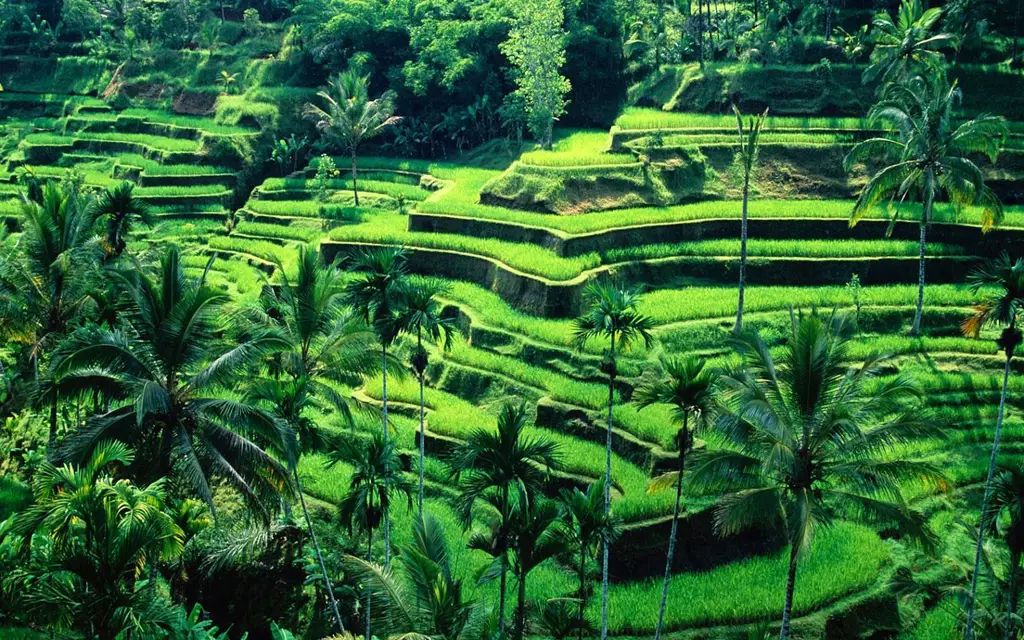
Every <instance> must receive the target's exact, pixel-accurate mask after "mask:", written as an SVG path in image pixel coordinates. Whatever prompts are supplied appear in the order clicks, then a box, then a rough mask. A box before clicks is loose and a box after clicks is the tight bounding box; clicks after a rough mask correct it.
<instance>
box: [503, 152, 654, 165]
mask: <svg viewBox="0 0 1024 640" xmlns="http://www.w3.org/2000/svg"><path fill="white" fill-rule="evenodd" d="M519 161H520V162H522V163H523V164H529V165H536V166H540V167H591V166H595V165H621V164H629V165H633V164H637V160H636V158H635V157H634V156H633V155H632V154H629V153H560V152H558V151H528V152H526V153H524V154H523V155H522V156H520V157H519Z"/></svg>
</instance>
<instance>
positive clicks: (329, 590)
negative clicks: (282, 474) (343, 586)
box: [292, 467, 345, 633]
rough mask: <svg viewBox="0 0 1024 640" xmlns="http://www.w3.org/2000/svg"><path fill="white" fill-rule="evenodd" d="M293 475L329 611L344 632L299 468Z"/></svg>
mask: <svg viewBox="0 0 1024 640" xmlns="http://www.w3.org/2000/svg"><path fill="white" fill-rule="evenodd" d="M292 473H293V474H294V475H295V487H296V488H297V489H298V490H299V503H300V504H301V505H302V517H304V518H305V519H306V527H307V528H309V537H310V539H311V540H313V549H314V550H315V551H316V561H317V562H318V563H319V564H320V572H321V573H322V574H323V576H324V586H325V588H326V589H327V599H328V601H329V602H330V603H331V611H332V612H333V613H334V621H335V622H336V623H337V624H338V630H339V631H341V633H345V623H344V622H342V621H341V613H340V612H339V611H338V601H337V600H335V599H334V587H333V586H332V585H331V578H330V575H329V574H328V573H327V565H325V564H324V555H323V553H322V552H321V551H320V542H319V541H318V540H317V539H316V531H314V530H313V521H312V520H311V519H310V517H309V509H307V508H306V496H305V495H303V493H302V480H300V479H299V469H298V467H296V468H295V469H293V470H292Z"/></svg>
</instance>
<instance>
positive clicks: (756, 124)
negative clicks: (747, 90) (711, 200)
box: [732, 105, 768, 333]
mask: <svg viewBox="0 0 1024 640" xmlns="http://www.w3.org/2000/svg"><path fill="white" fill-rule="evenodd" d="M732 110H733V113H735V114H736V132H737V133H738V134H739V139H738V142H739V146H738V147H737V150H736V160H737V161H738V162H739V164H740V167H742V169H743V213H742V216H741V218H740V297H739V302H738V304H737V307H736V326H735V327H733V331H734V332H737V333H738V332H739V331H740V330H741V329H742V328H743V294H744V293H745V292H746V289H747V203H748V201H749V199H750V176H751V174H752V173H753V172H754V165H755V164H756V163H757V151H758V144H759V141H760V139H761V129H762V128H763V127H764V121H765V119H766V118H767V117H768V109H765V110H764V113H762V114H761V115H759V116H754V117H751V118H750V121H749V122H748V123H747V127H746V128H744V127H743V116H741V115H740V109H739V107H737V106H736V105H733V106H732Z"/></svg>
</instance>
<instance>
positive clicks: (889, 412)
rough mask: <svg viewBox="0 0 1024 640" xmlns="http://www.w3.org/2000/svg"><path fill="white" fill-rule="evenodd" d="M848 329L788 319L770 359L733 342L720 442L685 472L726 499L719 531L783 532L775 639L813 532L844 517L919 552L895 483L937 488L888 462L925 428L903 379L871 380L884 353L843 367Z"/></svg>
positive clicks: (913, 467) (925, 470)
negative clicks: (785, 544) (906, 540)
mask: <svg viewBox="0 0 1024 640" xmlns="http://www.w3.org/2000/svg"><path fill="white" fill-rule="evenodd" d="M850 329H851V323H850V322H848V321H847V318H846V316H842V315H837V314H836V313H833V314H832V315H831V316H830V317H827V318H825V317H822V316H820V315H818V314H817V313H813V314H811V315H807V316H804V315H799V316H798V315H796V314H794V315H793V318H792V330H791V333H790V335H789V336H788V340H787V342H786V344H785V345H784V346H783V347H782V349H783V355H782V357H781V358H779V359H778V360H776V359H775V358H774V357H773V356H772V354H771V352H770V350H769V347H768V345H767V344H766V343H765V342H764V341H763V340H762V339H761V338H760V336H758V335H756V334H751V333H746V334H743V335H742V336H741V337H740V338H738V339H736V341H735V342H736V345H737V347H738V348H739V349H740V350H741V352H742V354H743V356H744V367H743V368H742V369H741V370H739V371H738V372H736V373H734V374H732V375H730V376H725V377H723V378H722V391H721V393H720V396H721V403H722V406H721V409H720V412H719V419H718V420H717V422H716V431H717V432H718V435H719V436H720V438H721V440H722V441H723V446H722V448H720V449H717V450H715V451H707V452H703V453H698V454H696V455H697V458H698V464H697V465H696V467H695V468H694V469H693V471H692V472H691V479H690V480H691V483H693V484H694V485H695V486H698V487H701V488H705V489H708V490H712V491H724V492H725V495H723V496H722V497H721V498H720V499H719V501H718V505H717V506H716V510H715V525H716V528H717V530H718V531H719V533H720V534H722V535H731V534H734V533H737V532H739V531H741V530H744V529H747V528H750V527H752V526H757V525H760V526H768V527H771V528H775V529H781V530H782V531H783V532H784V533H785V535H786V537H787V539H788V541H789V544H790V553H789V572H788V575H787V578H786V595H785V605H784V608H783V611H782V629H781V632H780V635H779V637H780V638H781V640H785V638H787V637H788V635H789V624H790V615H791V613H792V608H793V593H794V589H795V586H796V567H797V561H798V559H799V557H800V552H801V550H805V549H807V548H808V547H809V546H810V545H811V540H812V537H813V534H814V531H815V530H816V529H817V528H818V527H819V526H827V525H828V524H829V523H830V522H831V521H832V519H833V518H835V517H846V518H851V519H856V520H858V521H861V522H864V523H866V524H872V525H877V526H882V527H886V528H888V529H891V530H893V531H896V532H898V533H900V534H902V535H906V536H908V537H910V538H911V539H913V540H914V541H917V542H921V543H923V544H925V545H930V544H931V543H932V539H933V534H932V533H931V532H930V531H929V530H928V528H927V526H926V524H925V520H924V518H923V516H922V515H921V514H920V513H918V512H916V511H913V510H911V509H910V508H909V507H908V506H907V505H906V503H905V502H904V501H903V498H902V495H901V492H900V483H901V482H902V481H904V480H909V479H911V478H913V479H914V480H915V481H916V482H924V483H926V484H928V485H930V486H938V487H944V486H945V480H944V479H943V478H942V475H941V474H940V473H939V471H937V470H936V469H934V468H933V467H931V466H930V465H928V464H926V463H919V462H909V461H905V460H900V459H894V457H893V456H892V455H891V450H892V447H893V446H894V445H898V444H901V443H904V442H908V441H910V440H911V439H913V438H916V437H920V436H922V435H929V434H933V433H935V431H934V428H933V427H932V426H931V425H930V421H929V419H928V416H927V415H925V414H924V413H923V412H922V411H921V410H920V409H919V405H920V391H919V390H918V388H917V387H916V386H915V385H914V384H913V382H912V381H911V380H910V379H908V378H907V377H905V376H902V375H897V376H895V377H893V378H891V379H889V380H884V381H882V382H881V383H878V382H877V377H876V376H877V374H878V372H879V369H880V367H881V366H882V365H883V363H884V362H885V359H884V358H883V357H881V356H877V355H873V356H871V357H869V358H868V359H867V360H866V361H865V362H863V363H862V364H860V365H857V366H854V367H852V368H851V367H850V365H849V364H848V363H849V361H850V357H849V345H850V334H851V330H850Z"/></svg>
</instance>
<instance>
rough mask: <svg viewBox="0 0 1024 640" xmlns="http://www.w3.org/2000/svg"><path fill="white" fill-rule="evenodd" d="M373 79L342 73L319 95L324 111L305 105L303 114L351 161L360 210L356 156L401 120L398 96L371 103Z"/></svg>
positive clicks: (381, 98)
mask: <svg viewBox="0 0 1024 640" xmlns="http://www.w3.org/2000/svg"><path fill="white" fill-rule="evenodd" d="M369 84H370V76H364V75H360V74H359V73H358V72H357V71H356V70H355V69H349V70H348V71H344V72H342V73H339V74H338V75H336V76H334V77H333V78H331V79H330V81H329V82H328V84H327V87H325V88H323V89H321V90H320V91H318V92H317V96H318V97H319V98H320V99H321V100H322V101H323V103H324V105H325V107H320V106H318V105H315V104H313V103H311V102H308V103H306V106H305V108H304V109H303V113H304V114H305V116H306V117H307V118H309V119H310V120H311V121H312V122H313V124H314V125H315V126H316V128H317V129H318V130H319V131H321V132H323V133H324V135H325V136H326V137H327V138H328V139H329V140H331V141H332V142H334V143H335V144H337V145H338V146H339V147H341V148H342V149H343V150H345V151H347V152H348V153H349V155H350V156H351V157H352V195H353V196H354V197H355V203H356V206H357V207H358V206H359V190H358V188H357V186H356V173H357V168H356V154H357V152H358V151H359V145H360V144H362V143H363V142H365V141H367V140H369V139H371V138H375V137H377V136H379V135H380V134H381V133H383V132H384V131H385V130H387V129H388V128H389V127H391V126H392V125H394V124H397V123H398V122H399V121H400V120H401V118H400V117H398V116H396V115H395V95H394V93H392V92H391V91H387V92H385V93H384V94H383V95H382V96H380V97H379V98H377V99H375V100H370V94H369Z"/></svg>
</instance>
